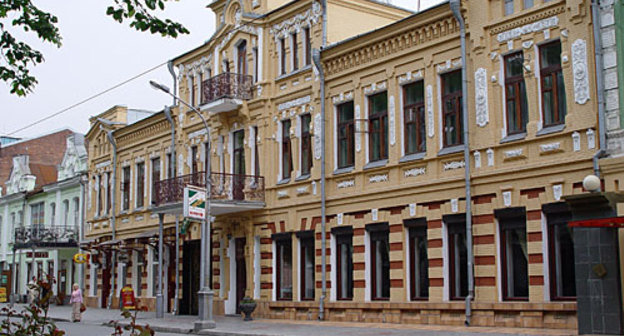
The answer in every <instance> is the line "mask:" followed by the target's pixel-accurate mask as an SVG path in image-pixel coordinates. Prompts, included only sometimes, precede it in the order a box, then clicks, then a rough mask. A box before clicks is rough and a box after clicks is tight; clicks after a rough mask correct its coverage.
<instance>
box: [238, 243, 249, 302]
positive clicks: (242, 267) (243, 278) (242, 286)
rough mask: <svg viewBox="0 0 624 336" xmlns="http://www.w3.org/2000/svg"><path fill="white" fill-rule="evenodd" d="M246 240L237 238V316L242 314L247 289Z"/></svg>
mask: <svg viewBox="0 0 624 336" xmlns="http://www.w3.org/2000/svg"><path fill="white" fill-rule="evenodd" d="M245 244H246V240H245V238H236V239H235V245H236V251H235V260H236V314H240V307H239V305H240V302H241V300H242V299H243V297H245V290H246V289H247V265H246V263H245Z"/></svg>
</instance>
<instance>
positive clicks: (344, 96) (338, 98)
mask: <svg viewBox="0 0 624 336" xmlns="http://www.w3.org/2000/svg"><path fill="white" fill-rule="evenodd" d="M351 100H353V91H349V92H341V93H340V94H339V95H335V96H333V97H332V104H334V105H340V104H342V103H344V102H348V101H351Z"/></svg>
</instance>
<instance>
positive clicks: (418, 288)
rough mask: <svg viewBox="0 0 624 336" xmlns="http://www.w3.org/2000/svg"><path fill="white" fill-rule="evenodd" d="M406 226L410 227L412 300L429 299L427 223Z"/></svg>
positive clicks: (417, 221)
mask: <svg viewBox="0 0 624 336" xmlns="http://www.w3.org/2000/svg"><path fill="white" fill-rule="evenodd" d="M405 226H407V227H409V229H408V230H409V231H408V232H409V258H410V259H409V271H410V298H411V299H412V300H424V299H427V298H428V297H429V258H428V255H427V221H426V220H424V219H423V220H422V221H419V220H410V221H408V222H406V223H405Z"/></svg>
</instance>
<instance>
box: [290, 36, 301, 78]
mask: <svg viewBox="0 0 624 336" xmlns="http://www.w3.org/2000/svg"><path fill="white" fill-rule="evenodd" d="M290 38H291V41H292V42H291V43H292V68H293V71H295V70H297V69H299V46H298V45H297V33H294V34H291V35H290Z"/></svg>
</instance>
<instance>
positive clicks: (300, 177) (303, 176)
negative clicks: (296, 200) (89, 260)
mask: <svg viewBox="0 0 624 336" xmlns="http://www.w3.org/2000/svg"><path fill="white" fill-rule="evenodd" d="M309 178H310V174H309V173H308V174H305V175H301V176H299V177H297V178H296V179H295V181H303V180H307V179H309Z"/></svg>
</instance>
